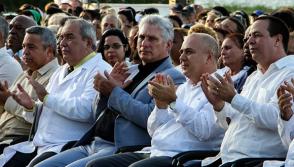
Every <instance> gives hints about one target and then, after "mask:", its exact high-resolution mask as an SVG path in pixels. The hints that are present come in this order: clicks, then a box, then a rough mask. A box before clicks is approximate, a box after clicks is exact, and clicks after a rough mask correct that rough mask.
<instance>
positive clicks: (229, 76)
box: [225, 72, 234, 85]
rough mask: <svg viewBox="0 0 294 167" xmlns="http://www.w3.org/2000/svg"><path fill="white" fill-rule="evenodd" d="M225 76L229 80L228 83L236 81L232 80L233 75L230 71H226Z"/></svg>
mask: <svg viewBox="0 0 294 167" xmlns="http://www.w3.org/2000/svg"><path fill="white" fill-rule="evenodd" d="M225 78H226V80H227V81H228V83H230V84H231V85H232V84H234V81H233V80H232V77H231V75H230V74H229V72H226V73H225Z"/></svg>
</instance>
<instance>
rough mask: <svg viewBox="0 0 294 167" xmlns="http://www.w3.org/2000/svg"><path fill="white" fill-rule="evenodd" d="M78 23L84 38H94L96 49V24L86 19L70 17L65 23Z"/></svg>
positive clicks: (93, 46)
mask: <svg viewBox="0 0 294 167" xmlns="http://www.w3.org/2000/svg"><path fill="white" fill-rule="evenodd" d="M75 23H77V24H78V25H79V26H80V27H79V28H80V33H81V36H82V38H83V39H91V40H92V49H93V50H96V39H97V38H96V31H95V29H94V26H93V25H92V24H91V23H89V22H88V21H86V20H84V19H68V20H66V22H65V24H64V26H65V25H67V24H75Z"/></svg>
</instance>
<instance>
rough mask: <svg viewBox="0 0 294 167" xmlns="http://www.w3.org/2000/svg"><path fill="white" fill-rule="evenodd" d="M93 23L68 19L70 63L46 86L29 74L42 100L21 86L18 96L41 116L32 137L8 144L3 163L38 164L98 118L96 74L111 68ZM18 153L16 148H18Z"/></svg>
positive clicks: (65, 46) (65, 41)
mask: <svg viewBox="0 0 294 167" xmlns="http://www.w3.org/2000/svg"><path fill="white" fill-rule="evenodd" d="M95 35H96V34H95V30H94V27H93V26H92V25H91V24H90V23H88V22H87V21H85V20H82V19H69V20H67V21H66V22H65V25H64V26H63V27H62V30H61V34H60V47H61V51H62V55H63V58H64V60H65V61H66V62H67V63H66V64H65V65H63V66H61V67H60V68H58V69H57V70H56V71H55V73H54V74H53V75H52V77H51V78H50V80H49V83H48V85H47V87H46V89H45V88H44V87H43V86H42V85H40V84H39V83H38V82H36V81H35V80H34V79H33V78H30V79H29V80H30V83H31V84H32V86H33V87H34V89H35V91H36V93H37V96H38V99H39V102H38V103H34V101H32V99H31V98H30V96H28V95H27V93H26V92H25V91H24V90H23V89H22V87H21V86H20V87H19V89H18V91H19V92H17V93H13V97H14V99H16V100H17V101H18V103H20V104H21V105H23V106H24V107H25V108H26V109H28V110H32V109H36V117H38V119H36V120H37V121H38V122H35V124H37V126H36V131H35V134H34V135H33V138H32V141H28V142H23V143H19V144H16V145H12V146H9V147H7V148H5V149H4V152H3V154H2V155H1V156H0V166H26V165H27V164H28V163H29V162H30V161H31V160H32V159H33V160H32V161H31V162H30V164H29V165H28V166H34V164H36V163H37V162H40V161H42V160H43V159H46V158H48V157H50V156H52V155H55V154H57V153H59V152H61V151H62V150H63V147H64V146H65V145H66V144H67V143H68V142H70V141H76V140H79V139H80V138H81V137H82V135H83V134H84V133H85V132H86V131H87V130H88V129H89V128H90V127H91V125H92V124H93V123H94V121H95V119H94V114H93V109H92V103H93V101H94V98H95V96H97V93H98V92H97V91H96V90H95V89H94V88H93V81H94V76H95V75H96V74H97V73H98V72H99V73H101V75H103V74H104V71H108V72H109V71H110V70H111V66H110V65H109V64H108V63H106V62H105V61H104V60H103V59H102V56H101V54H97V53H96V52H95V51H94V50H95V49H96V48H95V42H96V36H95ZM15 153H16V154H15Z"/></svg>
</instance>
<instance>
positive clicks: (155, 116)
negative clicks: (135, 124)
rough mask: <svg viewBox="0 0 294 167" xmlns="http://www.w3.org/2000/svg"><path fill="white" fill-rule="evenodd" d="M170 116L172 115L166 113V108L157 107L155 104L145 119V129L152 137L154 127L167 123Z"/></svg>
mask: <svg viewBox="0 0 294 167" xmlns="http://www.w3.org/2000/svg"><path fill="white" fill-rule="evenodd" d="M171 118H172V117H171V116H170V115H169V114H168V111H167V109H159V108H158V107H157V106H155V107H154V109H153V111H152V112H151V114H150V115H149V117H148V121H147V130H148V133H149V135H150V136H151V137H152V136H153V134H154V132H155V131H156V129H158V128H159V127H160V126H162V125H163V124H165V123H167V122H168V121H169V120H171Z"/></svg>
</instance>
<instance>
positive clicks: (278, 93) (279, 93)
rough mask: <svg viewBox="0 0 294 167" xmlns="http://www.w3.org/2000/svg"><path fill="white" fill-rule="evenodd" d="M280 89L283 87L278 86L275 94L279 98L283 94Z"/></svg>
mask: <svg viewBox="0 0 294 167" xmlns="http://www.w3.org/2000/svg"><path fill="white" fill-rule="evenodd" d="M282 89H283V88H282V87H281V86H280V87H279V88H278V90H277V96H278V98H280V96H281V95H282V94H283V92H282Z"/></svg>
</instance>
